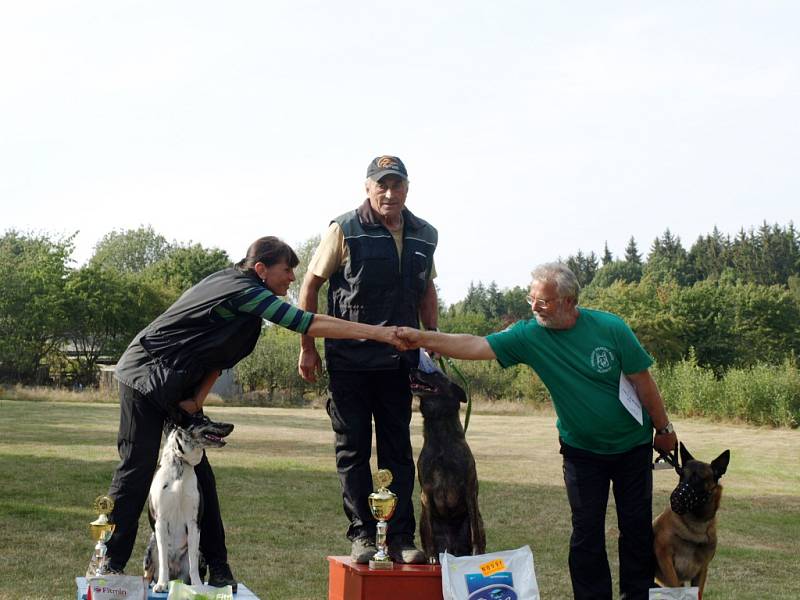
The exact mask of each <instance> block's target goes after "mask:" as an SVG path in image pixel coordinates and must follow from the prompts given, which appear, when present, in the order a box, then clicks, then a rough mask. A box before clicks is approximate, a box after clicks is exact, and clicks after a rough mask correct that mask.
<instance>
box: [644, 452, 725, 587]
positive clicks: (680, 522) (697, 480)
mask: <svg viewBox="0 0 800 600" xmlns="http://www.w3.org/2000/svg"><path fill="white" fill-rule="evenodd" d="M730 457H731V455H730V450H725V452H723V453H722V454H720V455H719V456H718V457H717V458H715V459H714V460H713V461H711V463H710V464H709V463H704V462H701V461H699V460H695V458H694V457H692V455H691V454H689V451H688V450H687V449H686V447H685V446H684V445H683V443H681V445H680V458H681V466H676V470H677V471H678V474H679V475H680V482H679V483H678V486H677V487H676V488H675V490H674V491H673V492H672V495H671V496H670V506H668V507H667V508H666V509H665V510H664V512H662V513H661V514H660V515H659V516H658V517H656V519H655V520H654V521H653V533H654V536H655V542H654V549H655V555H656V581H657V582H658V583H659V584H660V585H662V586H663V587H679V586H681V585H683V584H684V582H687V581H688V582H691V585H693V586H697V588H698V591H699V594H700V598H702V597H703V588H704V587H705V584H706V577H707V576H708V565H709V563H711V559H712V558H714V553H715V552H716V550H717V520H716V515H717V509H718V508H719V501H720V498H721V497H722V485H721V484H720V483H719V479H720V477H722V476H723V475H724V474H725V471H726V470H727V469H728V462H729V461H730Z"/></svg>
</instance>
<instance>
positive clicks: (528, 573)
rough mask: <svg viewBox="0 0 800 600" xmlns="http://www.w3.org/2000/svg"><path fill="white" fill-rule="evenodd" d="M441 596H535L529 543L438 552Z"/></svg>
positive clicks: (527, 599)
mask: <svg viewBox="0 0 800 600" xmlns="http://www.w3.org/2000/svg"><path fill="white" fill-rule="evenodd" d="M439 563H440V564H441V565H442V595H443V596H444V600H539V585H538V584H537V583H536V572H535V570H534V567H533V552H531V548H530V546H523V547H522V548H517V549H516V550H504V551H501V552H490V553H488V554H478V555H477V556H453V555H452V554H448V553H447V552H444V553H442V554H440V555H439Z"/></svg>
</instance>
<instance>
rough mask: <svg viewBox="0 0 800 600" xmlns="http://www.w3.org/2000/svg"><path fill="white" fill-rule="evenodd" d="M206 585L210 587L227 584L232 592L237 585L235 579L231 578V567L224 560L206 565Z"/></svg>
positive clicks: (234, 591)
mask: <svg viewBox="0 0 800 600" xmlns="http://www.w3.org/2000/svg"><path fill="white" fill-rule="evenodd" d="M208 585H210V586H212V587H225V586H226V585H229V586H231V589H232V590H233V593H234V594H235V593H236V588H237V587H238V584H237V583H236V580H235V579H234V578H233V573H231V567H230V565H228V563H226V562H224V563H214V564H210V565H208Z"/></svg>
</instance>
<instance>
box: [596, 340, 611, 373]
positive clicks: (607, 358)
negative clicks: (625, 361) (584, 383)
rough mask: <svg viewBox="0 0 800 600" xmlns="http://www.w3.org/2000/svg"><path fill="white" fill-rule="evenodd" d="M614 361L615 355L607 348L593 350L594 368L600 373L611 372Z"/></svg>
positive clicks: (599, 347) (600, 347) (601, 347)
mask: <svg viewBox="0 0 800 600" xmlns="http://www.w3.org/2000/svg"><path fill="white" fill-rule="evenodd" d="M614 360H615V359H614V353H613V352H611V350H609V349H608V348H606V347H605V346H598V347H597V348H595V349H594V350H592V358H591V361H592V368H593V369H594V370H595V371H597V372H598V373H605V372H607V371H610V370H611V366H612V364H613V363H614Z"/></svg>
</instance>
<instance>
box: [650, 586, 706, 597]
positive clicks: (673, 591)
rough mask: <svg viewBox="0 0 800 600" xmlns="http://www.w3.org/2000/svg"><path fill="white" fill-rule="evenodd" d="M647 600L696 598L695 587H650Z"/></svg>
mask: <svg viewBox="0 0 800 600" xmlns="http://www.w3.org/2000/svg"><path fill="white" fill-rule="evenodd" d="M648 598H649V600H697V599H698V591H697V588H696V587H677V588H650V596H648Z"/></svg>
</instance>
